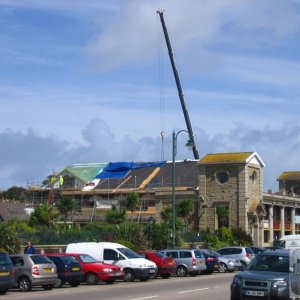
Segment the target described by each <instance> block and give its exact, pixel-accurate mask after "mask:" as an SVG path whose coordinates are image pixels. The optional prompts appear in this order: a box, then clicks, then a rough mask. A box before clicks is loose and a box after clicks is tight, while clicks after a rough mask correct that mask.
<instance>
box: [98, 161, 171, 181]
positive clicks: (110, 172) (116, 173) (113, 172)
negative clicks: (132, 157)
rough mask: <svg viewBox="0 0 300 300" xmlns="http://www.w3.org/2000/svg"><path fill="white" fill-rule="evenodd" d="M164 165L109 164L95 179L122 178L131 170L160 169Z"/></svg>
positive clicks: (154, 163)
mask: <svg viewBox="0 0 300 300" xmlns="http://www.w3.org/2000/svg"><path fill="white" fill-rule="evenodd" d="M165 164H166V162H165V161H161V162H141V163H139V162H116V163H109V164H108V165H107V166H106V167H105V168H103V170H102V172H101V173H99V174H98V175H97V176H96V177H95V179H96V178H97V179H104V178H124V177H126V176H127V175H128V173H129V172H130V171H131V170H134V169H138V168H147V167H162V166H164V165H165Z"/></svg>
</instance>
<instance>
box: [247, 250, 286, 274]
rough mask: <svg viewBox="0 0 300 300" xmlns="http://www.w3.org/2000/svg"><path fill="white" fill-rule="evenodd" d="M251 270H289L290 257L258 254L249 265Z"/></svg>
mask: <svg viewBox="0 0 300 300" xmlns="http://www.w3.org/2000/svg"><path fill="white" fill-rule="evenodd" d="M248 270H251V271H267V272H285V273H286V272H289V257H288V256H283V255H282V256H281V255H263V254H258V255H257V256H256V257H255V258H254V259H253V261H252V262H251V264H250V265H249V267H248Z"/></svg>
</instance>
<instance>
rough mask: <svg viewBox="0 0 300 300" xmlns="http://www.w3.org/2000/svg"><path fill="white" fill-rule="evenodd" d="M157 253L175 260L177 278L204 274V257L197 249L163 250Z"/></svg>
mask: <svg viewBox="0 0 300 300" xmlns="http://www.w3.org/2000/svg"><path fill="white" fill-rule="evenodd" d="M159 252H160V253H162V254H164V255H166V256H168V257H173V258H174V259H175V260H176V265H177V266H176V273H177V276H179V277H184V276H187V275H188V274H189V275H190V276H196V275H198V274H202V273H205V272H206V265H205V257H204V255H203V253H202V252H201V251H200V250H199V249H164V250H160V251H159Z"/></svg>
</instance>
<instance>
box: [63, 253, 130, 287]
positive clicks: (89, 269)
mask: <svg viewBox="0 0 300 300" xmlns="http://www.w3.org/2000/svg"><path fill="white" fill-rule="evenodd" d="M65 255H68V256H72V257H74V258H75V259H76V260H77V261H78V262H79V263H80V265H81V267H82V270H83V272H84V281H85V282H86V283H87V284H97V283H98V282H99V281H103V282H105V283H108V284H111V283H114V282H115V281H116V280H117V279H121V280H123V279H124V272H123V270H122V267H120V266H116V265H111V264H104V263H101V262H100V261H98V260H96V259H94V258H93V257H92V256H90V255H88V254H80V253H65Z"/></svg>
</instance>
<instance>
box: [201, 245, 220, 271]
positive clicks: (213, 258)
mask: <svg viewBox="0 0 300 300" xmlns="http://www.w3.org/2000/svg"><path fill="white" fill-rule="evenodd" d="M200 251H201V252H202V253H203V255H204V257H205V264H206V271H205V273H206V274H211V273H212V272H214V271H218V270H219V268H220V264H219V259H218V256H217V255H215V254H213V253H212V252H210V251H209V250H207V249H200Z"/></svg>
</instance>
